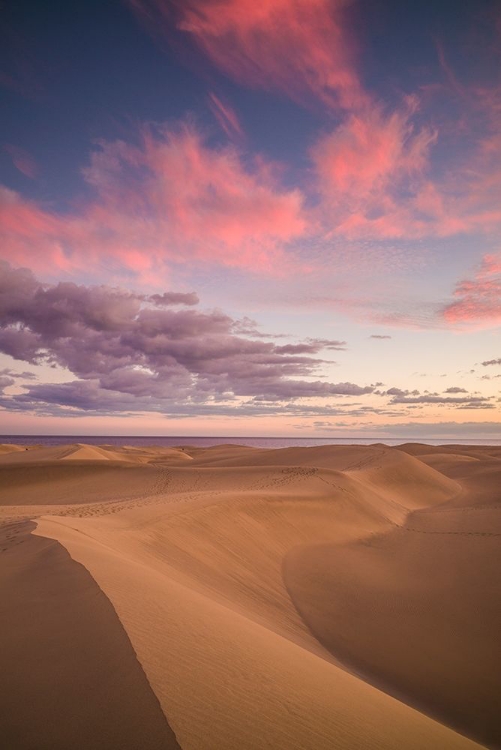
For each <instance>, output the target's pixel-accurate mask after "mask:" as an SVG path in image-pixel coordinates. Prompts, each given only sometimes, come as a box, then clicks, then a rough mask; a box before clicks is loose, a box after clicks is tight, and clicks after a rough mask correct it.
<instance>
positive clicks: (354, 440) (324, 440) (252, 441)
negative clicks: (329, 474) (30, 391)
mask: <svg viewBox="0 0 501 750" xmlns="http://www.w3.org/2000/svg"><path fill="white" fill-rule="evenodd" d="M0 443H14V444H16V445H38V444H42V445H68V444H72V443H87V444H89V445H116V446H122V445H131V446H137V447H141V446H143V447H145V446H164V447H171V446H195V447H200V448H207V447H209V446H211V445H228V444H233V445H248V446H251V447H254V448H293V447H297V448H299V447H308V446H314V445H375V444H377V443H384V444H385V445H402V444H404V443H424V444H425V445H501V435H500V436H499V437H488V438H463V439H458V438H423V437H399V438H395V437H387V436H382V437H370V438H361V437H335V438H333V437H234V436H227V437H220V436H219V437H207V436H191V435H190V436H187V435H168V436H158V435H141V436H138V435H0Z"/></svg>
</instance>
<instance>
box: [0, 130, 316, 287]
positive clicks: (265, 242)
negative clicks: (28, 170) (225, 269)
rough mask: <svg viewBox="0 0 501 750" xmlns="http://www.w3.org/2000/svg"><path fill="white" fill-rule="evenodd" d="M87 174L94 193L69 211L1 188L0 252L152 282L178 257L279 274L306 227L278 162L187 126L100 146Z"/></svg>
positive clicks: (36, 263) (41, 264) (297, 194)
mask: <svg viewBox="0 0 501 750" xmlns="http://www.w3.org/2000/svg"><path fill="white" fill-rule="evenodd" d="M84 176H85V179H86V181H87V182H88V184H89V185H90V186H91V188H92V189H93V191H94V197H93V198H91V199H90V200H89V201H88V202H87V203H86V204H85V205H82V206H81V207H80V208H79V210H78V211H77V212H73V213H67V214H62V213H57V212H51V211H49V210H48V209H47V208H44V207H42V206H40V205H37V204H36V203H34V202H30V201H26V200H24V199H23V198H21V197H20V196H19V195H18V194H16V193H15V192H13V191H11V190H8V189H7V188H3V189H2V191H1V192H0V248H1V250H0V252H1V254H2V256H3V257H4V258H6V259H7V260H10V259H12V258H16V259H17V260H18V262H20V263H26V264H28V265H31V266H32V267H33V268H35V269H37V268H38V269H41V268H44V269H46V268H47V265H49V264H51V265H53V266H55V268H56V269H59V270H68V269H71V268H80V269H82V268H84V267H85V268H88V267H89V265H90V264H91V263H92V262H94V263H96V264H97V263H100V262H105V263H106V262H108V263H115V264H116V265H117V266H118V267H120V266H123V267H124V268H125V269H129V270H132V271H133V272H135V273H137V274H139V275H142V276H143V277H145V278H149V279H150V281H154V279H155V276H156V278H157V279H158V275H159V274H158V269H159V268H160V269H165V267H166V266H167V267H168V265H169V263H176V262H177V261H178V260H179V258H180V257H182V260H183V263H185V264H187V265H189V264H190V262H194V261H196V262H201V263H211V264H214V263H216V264H221V265H226V266H230V267H236V268H245V269H249V270H252V271H256V272H259V271H267V272H273V271H275V272H280V270H281V268H280V261H281V260H282V259H283V257H284V256H283V248H284V245H285V244H286V243H288V242H289V241H292V240H294V239H296V238H298V237H300V236H301V235H303V233H304V232H305V231H306V228H307V222H306V218H305V216H304V212H303V206H302V203H303V196H302V193H301V191H300V190H298V189H285V188H283V187H281V186H280V184H279V181H278V179H277V178H276V177H275V176H274V167H273V165H272V164H269V163H266V162H265V161H264V160H263V159H259V160H255V161H254V162H251V163H249V162H247V163H245V164H244V161H243V159H242V158H241V156H240V154H239V152H238V151H237V150H236V149H235V148H233V147H231V146H228V147H225V148H210V147H209V146H208V145H207V144H206V143H205V142H204V140H203V138H202V136H201V135H200V133H199V132H198V131H197V130H196V128H195V127H194V126H190V125H187V124H181V125H180V126H178V127H173V128H168V127H157V128H146V127H145V128H144V129H143V130H142V131H141V134H140V143H139V145H133V144H130V143H125V142H123V141H115V142H111V143H110V142H101V143H100V144H99V147H98V148H97V149H96V150H95V151H94V152H93V154H92V156H91V162H90V165H89V166H88V167H87V168H86V169H85V170H84ZM153 269H156V270H155V271H154V270H153Z"/></svg>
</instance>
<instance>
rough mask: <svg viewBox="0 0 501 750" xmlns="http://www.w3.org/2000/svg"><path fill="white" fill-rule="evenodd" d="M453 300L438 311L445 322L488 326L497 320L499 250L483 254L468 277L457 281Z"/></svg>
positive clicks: (499, 315) (500, 294)
mask: <svg viewBox="0 0 501 750" xmlns="http://www.w3.org/2000/svg"><path fill="white" fill-rule="evenodd" d="M454 297H455V299H454V301H453V302H451V303H450V304H448V305H447V306H446V307H445V308H444V309H443V311H442V314H443V317H444V319H445V320H446V321H447V322H448V323H453V324H465V325H473V326H480V327H482V326H492V325H499V324H500V323H501V254H500V253H498V254H494V255H485V256H484V257H483V259H482V262H481V263H480V265H479V267H478V268H477V269H476V271H475V272H474V274H473V276H472V278H470V279H463V280H462V281H460V282H459V283H458V284H457V286H456V289H455V291H454Z"/></svg>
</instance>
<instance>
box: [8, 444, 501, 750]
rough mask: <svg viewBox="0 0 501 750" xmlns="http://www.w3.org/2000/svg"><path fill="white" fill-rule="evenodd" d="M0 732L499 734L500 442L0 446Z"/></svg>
mask: <svg viewBox="0 0 501 750" xmlns="http://www.w3.org/2000/svg"><path fill="white" fill-rule="evenodd" d="M0 562H1V565H0V601H1V610H0V629H1V633H2V648H1V649H0V669H1V671H2V675H3V679H2V687H1V689H0V736H1V737H2V738H3V739H4V741H5V742H6V744H5V747H7V748H9V749H10V748H12V749H13V750H14V749H15V748H22V749H23V750H24V749H25V748H30V750H31V749H33V750H35V749H37V750H39V749H40V748H43V749H45V748H47V750H48V749H49V748H50V749H55V748H57V749H59V748H61V749H63V748H64V749H65V750H66V748H68V747H72V748H82V750H83V748H90V747H92V748H95V749H98V750H99V749H101V748H103V749H104V748H131V749H132V748H182V749H183V750H235V749H236V748H238V749H239V750H240V749H241V750H260V749H261V748H270V750H271V749H273V750H300V749H301V750H324V749H325V750H332V749H337V748H339V749H342V750H358V749H359V748H367V749H368V750H373V749H374V750H393V749H394V750H402V749H403V748H405V749H406V750H407V749H409V750H424V749H425V748H426V749H428V750H435V749H436V750H449V749H450V750H455V749H457V750H460V749H464V750H467V748H472V749H473V748H475V747H477V748H478V747H483V746H485V747H489V748H500V747H501V716H500V715H501V710H500V708H501V707H500V699H499V696H500V695H501V636H500V633H501V604H500V602H501V575H500V573H501V448H493V447H487V446H482V447H465V446H462V447H459V446H440V447H430V446H426V445H418V444H408V445H402V446H399V447H398V448H389V447H387V446H384V445H380V444H377V445H373V446H363V447H361V446H336V447H332V446H321V447H315V448H287V449H275V450H269V449H268V450H262V449H257V448H249V447H245V446H239V445H224V446H215V447H212V448H196V447H193V446H189V445H186V446H180V447H179V448H159V447H151V448H137V447H132V446H124V447H122V448H117V447H116V446H106V445H103V446H99V447H98V446H90V445H82V444H78V445H66V446H58V447H43V446H33V447H30V449H29V450H27V449H25V448H24V447H23V448H22V449H20V448H19V446H15V445H9V446H0Z"/></svg>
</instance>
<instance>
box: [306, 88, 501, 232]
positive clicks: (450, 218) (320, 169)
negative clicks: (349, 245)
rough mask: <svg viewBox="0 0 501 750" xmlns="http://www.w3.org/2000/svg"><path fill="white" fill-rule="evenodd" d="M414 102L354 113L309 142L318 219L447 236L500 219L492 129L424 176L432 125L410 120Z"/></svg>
mask: <svg viewBox="0 0 501 750" xmlns="http://www.w3.org/2000/svg"><path fill="white" fill-rule="evenodd" d="M418 110H419V107H418V101H417V99H416V98H415V97H407V98H406V100H405V101H404V104H403V106H402V107H400V108H399V109H396V110H394V111H393V112H390V113H389V114H387V113H385V112H383V110H382V108H381V107H380V106H378V105H371V106H368V107H367V108H366V109H365V110H363V111H360V112H357V113H353V114H352V115H350V116H349V117H348V118H347V119H346V121H345V122H344V123H342V124H341V125H340V126H339V127H338V128H337V129H336V130H334V131H333V132H332V133H330V134H327V135H324V136H323V137H322V138H321V139H320V140H319V141H318V142H317V144H316V145H315V146H314V147H313V149H312V159H313V163H314V165H315V172H316V175H317V179H318V185H319V193H320V200H321V208H322V213H323V217H324V224H325V225H326V227H327V231H329V228H328V226H327V225H328V224H330V232H331V233H332V234H338V235H342V236H345V237H348V238H349V239H361V238H371V239H388V238H393V239H399V238H405V239H407V238H421V237H431V236H434V237H448V236H452V235H455V234H459V233H470V232H489V231H492V230H493V229H494V228H497V227H498V226H499V225H500V224H501V208H500V206H501V163H500V160H499V154H501V142H500V140H499V133H498V132H495V133H493V132H487V134H485V133H484V134H483V135H482V136H481V137H478V136H477V139H476V140H474V139H473V138H472V141H473V147H472V148H470V149H469V151H468V153H466V154H463V153H461V152H458V154H457V156H456V158H455V159H454V161H453V162H452V163H451V164H450V166H448V167H444V168H443V170H442V174H441V175H439V176H436V175H433V176H431V165H430V161H431V151H432V149H433V147H434V145H435V144H436V142H437V140H438V137H439V134H438V131H437V130H435V129H432V128H429V127H426V126H424V127H423V126H421V127H417V126H416V125H415V119H416V115H417V114H418Z"/></svg>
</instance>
